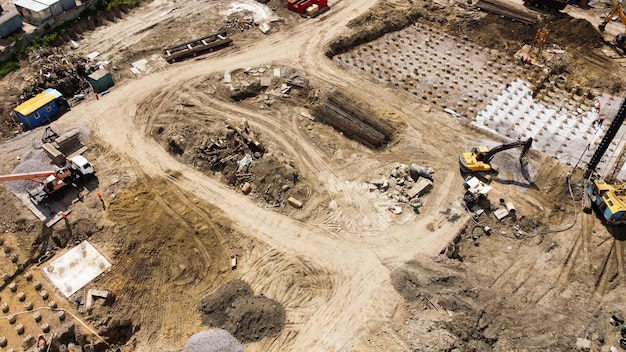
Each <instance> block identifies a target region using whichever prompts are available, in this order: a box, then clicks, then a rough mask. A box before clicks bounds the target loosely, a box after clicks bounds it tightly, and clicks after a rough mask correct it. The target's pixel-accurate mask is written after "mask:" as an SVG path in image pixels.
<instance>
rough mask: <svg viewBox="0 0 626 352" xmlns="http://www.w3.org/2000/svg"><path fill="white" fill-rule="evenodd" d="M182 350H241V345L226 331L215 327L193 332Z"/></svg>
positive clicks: (232, 351)
mask: <svg viewBox="0 0 626 352" xmlns="http://www.w3.org/2000/svg"><path fill="white" fill-rule="evenodd" d="M182 352H243V346H242V344H241V342H239V341H238V340H237V339H236V338H235V337H234V336H233V335H231V334H230V333H229V332H228V331H226V330H222V329H215V330H205V331H201V332H198V333H195V334H193V335H192V336H191V337H190V338H189V340H187V342H185V346H183V350H182Z"/></svg>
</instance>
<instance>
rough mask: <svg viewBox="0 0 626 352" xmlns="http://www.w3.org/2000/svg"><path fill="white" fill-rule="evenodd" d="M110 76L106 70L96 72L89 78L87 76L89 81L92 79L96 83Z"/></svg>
mask: <svg viewBox="0 0 626 352" xmlns="http://www.w3.org/2000/svg"><path fill="white" fill-rule="evenodd" d="M108 74H109V71H107V70H105V69H103V68H101V69H99V70H97V71H94V72H93V73H92V74H90V75H89V76H87V77H88V78H89V79H92V80H94V81H97V80H99V79H100V78H102V77H104V76H106V75H108Z"/></svg>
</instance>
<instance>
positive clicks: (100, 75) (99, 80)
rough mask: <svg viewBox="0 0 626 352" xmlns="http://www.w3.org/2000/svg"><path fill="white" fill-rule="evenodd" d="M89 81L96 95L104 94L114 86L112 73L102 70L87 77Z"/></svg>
mask: <svg viewBox="0 0 626 352" xmlns="http://www.w3.org/2000/svg"><path fill="white" fill-rule="evenodd" d="M87 80H88V81H89V84H90V85H91V87H92V88H93V91H94V92H95V93H102V92H104V91H105V90H107V89H109V88H111V87H113V84H114V83H113V77H112V76H111V73H110V72H109V71H107V70H105V69H102V68H101V69H99V70H97V71H95V72H94V73H92V74H90V75H89V76H87Z"/></svg>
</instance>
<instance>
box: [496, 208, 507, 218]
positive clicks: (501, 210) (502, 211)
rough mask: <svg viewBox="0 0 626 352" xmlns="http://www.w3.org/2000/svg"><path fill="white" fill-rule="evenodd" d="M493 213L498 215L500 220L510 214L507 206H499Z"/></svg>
mask: <svg viewBox="0 0 626 352" xmlns="http://www.w3.org/2000/svg"><path fill="white" fill-rule="evenodd" d="M493 215H494V216H495V217H496V219H497V220H498V221H500V220H502V219H504V218H506V217H507V216H509V211H508V210H507V209H506V208H499V209H497V210H496V211H494V212H493Z"/></svg>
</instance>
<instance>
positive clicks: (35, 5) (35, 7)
mask: <svg viewBox="0 0 626 352" xmlns="http://www.w3.org/2000/svg"><path fill="white" fill-rule="evenodd" d="M13 3H14V4H15V6H19V7H23V8H25V9H29V10H31V11H33V12H41V11H44V10H46V9H47V8H49V6H48V5H45V4H42V3H40V2H37V1H33V0H15V1H14V2H13Z"/></svg>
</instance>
